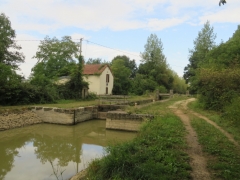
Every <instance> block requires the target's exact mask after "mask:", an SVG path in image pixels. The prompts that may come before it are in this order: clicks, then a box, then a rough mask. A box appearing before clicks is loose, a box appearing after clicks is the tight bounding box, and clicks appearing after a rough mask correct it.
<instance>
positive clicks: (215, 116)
mask: <svg viewBox="0 0 240 180" xmlns="http://www.w3.org/2000/svg"><path fill="white" fill-rule="evenodd" d="M188 107H189V108H190V109H192V110H194V111H196V112H198V113H200V114H202V115H204V116H206V117H208V118H209V119H210V120H212V121H214V122H215V123H217V124H218V125H219V126H220V127H222V128H223V129H225V130H226V131H227V132H229V133H230V134H232V135H233V137H234V139H235V140H236V141H238V143H239V144H240V130H239V129H240V127H239V126H238V125H236V124H234V123H233V121H230V120H228V119H227V118H226V117H225V118H222V114H221V113H219V112H216V111H210V110H203V109H202V107H201V105H200V104H199V102H198V101H194V102H191V103H189V104H188Z"/></svg>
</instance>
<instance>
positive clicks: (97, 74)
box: [57, 64, 114, 97]
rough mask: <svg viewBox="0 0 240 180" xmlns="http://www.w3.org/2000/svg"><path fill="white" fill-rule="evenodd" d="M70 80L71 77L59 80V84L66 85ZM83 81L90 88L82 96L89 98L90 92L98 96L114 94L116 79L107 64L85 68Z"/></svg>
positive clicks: (63, 77) (86, 66)
mask: <svg viewBox="0 0 240 180" xmlns="http://www.w3.org/2000/svg"><path fill="white" fill-rule="evenodd" d="M69 80H70V77H69V76H62V77H60V78H59V80H58V82H57V84H65V83H66V82H68V81H69ZM83 80H84V81H86V82H88V83H89V87H88V89H87V88H84V89H83V90H82V91H83V92H82V96H83V97H85V96H87V94H88V92H93V93H96V94H97V95H106V94H109V95H110V94H112V89H113V82H114V77H113V74H112V71H111V69H110V67H109V66H108V65H105V64H86V65H84V68H83Z"/></svg>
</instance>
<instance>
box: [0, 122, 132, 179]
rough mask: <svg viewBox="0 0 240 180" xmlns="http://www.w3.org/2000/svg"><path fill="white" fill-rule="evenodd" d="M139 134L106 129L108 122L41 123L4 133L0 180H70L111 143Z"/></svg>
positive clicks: (0, 145) (0, 140)
mask: <svg viewBox="0 0 240 180" xmlns="http://www.w3.org/2000/svg"><path fill="white" fill-rule="evenodd" d="M135 135H136V134H135V133H130V132H122V131H108V130H105V121H102V120H94V121H88V122H84V123H81V124H78V125H76V126H61V125H52V124H40V125H34V126H29V127H25V128H21V129H13V130H9V131H4V132H0V159H1V161H0V170H1V171H0V180H2V179H6V180H8V179H41V180H42V179H48V180H50V179H69V178H70V177H71V176H72V175H74V174H76V173H77V172H78V171H80V170H82V169H84V168H86V167H87V165H88V162H89V161H90V160H91V159H93V158H96V157H101V156H102V154H103V147H105V146H106V145H107V144H108V142H117V141H118V142H119V141H126V140H129V139H132V138H133V137H135Z"/></svg>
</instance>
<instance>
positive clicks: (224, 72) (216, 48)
mask: <svg viewBox="0 0 240 180" xmlns="http://www.w3.org/2000/svg"><path fill="white" fill-rule="evenodd" d="M215 39H216V34H215V33H214V29H213V27H211V25H210V23H209V22H208V21H207V22H206V23H205V24H204V27H203V28H202V29H201V31H200V32H199V33H198V36H197V38H196V39H195V40H194V42H193V44H194V47H193V49H191V50H190V56H189V64H188V65H187V66H186V67H185V69H184V70H185V71H184V78H185V79H186V81H187V82H188V83H189V85H190V91H191V92H192V93H197V94H199V102H200V105H201V106H202V107H203V108H205V109H211V110H215V111H219V112H222V114H223V116H227V117H228V119H230V120H237V119H238V117H239V116H240V105H239V100H240V81H239V78H240V56H239V55H240V25H239V26H238V28H237V30H236V31H235V32H234V34H233V35H232V37H230V38H229V40H227V41H226V42H223V41H222V42H221V43H220V44H216V42H215Z"/></svg>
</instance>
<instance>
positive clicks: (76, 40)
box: [15, 38, 184, 68]
mask: <svg viewBox="0 0 240 180" xmlns="http://www.w3.org/2000/svg"><path fill="white" fill-rule="evenodd" d="M79 39H80V38H79ZM79 39H73V41H74V42H78V43H79ZM15 41H42V40H38V39H34V40H15ZM83 41H86V42H87V43H92V44H95V45H97V46H100V47H104V48H107V49H111V50H114V51H119V52H122V53H125V54H130V55H132V56H136V57H138V58H141V57H140V56H139V55H136V54H132V53H129V52H126V51H122V50H119V49H115V48H111V47H108V46H105V45H101V44H98V43H95V42H92V41H89V40H85V39H83ZM85 55H86V52H85ZM171 66H175V67H180V68H184V67H182V66H178V65H172V64H171Z"/></svg>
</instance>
